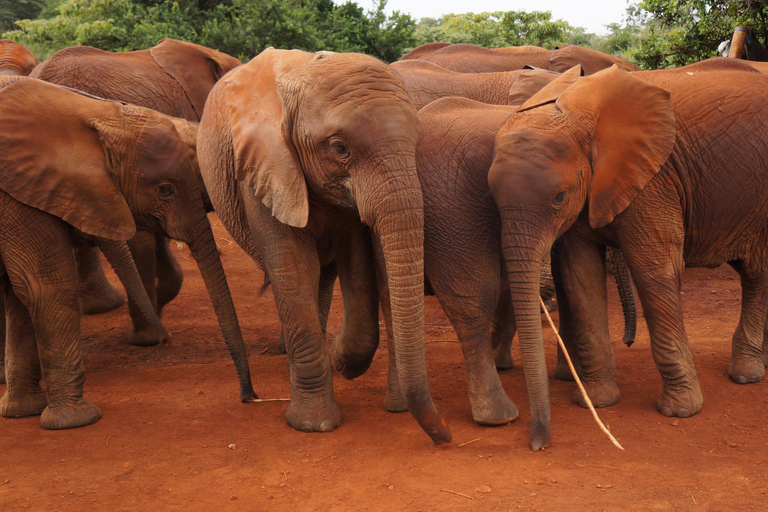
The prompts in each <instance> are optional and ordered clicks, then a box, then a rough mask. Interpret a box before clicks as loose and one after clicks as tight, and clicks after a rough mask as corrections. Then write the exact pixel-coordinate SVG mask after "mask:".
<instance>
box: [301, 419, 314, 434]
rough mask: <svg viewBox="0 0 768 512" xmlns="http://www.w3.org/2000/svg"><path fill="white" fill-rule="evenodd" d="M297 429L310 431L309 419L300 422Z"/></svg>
mask: <svg viewBox="0 0 768 512" xmlns="http://www.w3.org/2000/svg"><path fill="white" fill-rule="evenodd" d="M299 429H300V430H301V431H302V432H312V423H311V422H309V421H304V422H302V423H301V426H300V427H299Z"/></svg>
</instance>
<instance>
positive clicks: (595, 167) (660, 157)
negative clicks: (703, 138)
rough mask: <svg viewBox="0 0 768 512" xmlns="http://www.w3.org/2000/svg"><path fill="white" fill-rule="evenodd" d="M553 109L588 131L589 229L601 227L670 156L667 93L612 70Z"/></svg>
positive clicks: (577, 87) (580, 85)
mask: <svg viewBox="0 0 768 512" xmlns="http://www.w3.org/2000/svg"><path fill="white" fill-rule="evenodd" d="M557 106H558V108H560V110H562V111H563V112H564V113H565V114H566V115H568V116H574V117H576V118H578V119H581V120H582V121H581V122H586V123H588V124H590V125H592V129H593V135H592V147H591V155H590V158H591V164H592V181H591V184H590V189H589V223H590V225H591V226H592V227H593V228H595V229H596V228H599V227H602V226H605V225H606V224H608V223H609V222H611V221H612V220H613V219H614V217H616V215H618V214H619V213H621V212H622V211H624V209H626V208H627V206H629V204H630V203H631V202H632V200H633V199H634V198H635V197H636V196H637V194H638V193H640V191H641V190H642V189H643V188H644V187H645V186H646V185H647V184H648V182H649V181H650V180H651V179H652V178H653V177H654V176H655V175H656V174H657V173H658V172H659V170H661V166H662V165H664V163H665V162H666V161H667V160H668V159H669V156H670V154H672V149H673V147H674V145H675V133H676V126H675V113H674V109H673V106H672V100H671V98H670V93H669V91H667V90H665V89H662V88H661V87H658V86H656V85H653V84H651V83H649V82H647V81H645V80H643V79H641V78H639V77H637V76H635V75H633V74H632V73H628V72H626V71H621V70H620V69H619V68H618V67H617V66H612V67H611V68H609V69H606V70H605V71H600V72H599V73H596V74H594V75H592V76H588V77H584V78H582V79H580V80H579V81H578V82H577V83H575V84H574V85H573V86H572V87H570V88H569V89H568V90H566V91H565V92H564V93H563V95H562V96H560V98H559V99H558V100H557Z"/></svg>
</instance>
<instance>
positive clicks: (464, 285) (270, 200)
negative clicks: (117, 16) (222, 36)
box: [0, 39, 768, 450]
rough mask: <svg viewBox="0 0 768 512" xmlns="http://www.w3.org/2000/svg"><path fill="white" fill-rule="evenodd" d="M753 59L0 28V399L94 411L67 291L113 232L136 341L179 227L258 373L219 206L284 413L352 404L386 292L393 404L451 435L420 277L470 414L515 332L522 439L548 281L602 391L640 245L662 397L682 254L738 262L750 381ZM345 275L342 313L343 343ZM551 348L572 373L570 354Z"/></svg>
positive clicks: (759, 295)
mask: <svg viewBox="0 0 768 512" xmlns="http://www.w3.org/2000/svg"><path fill="white" fill-rule="evenodd" d="M764 71H766V70H765V69H762V68H761V67H759V65H753V64H750V63H747V62H744V61H739V60H732V59H710V60H706V61H702V62H700V63H698V64H694V65H691V66H687V67H683V68H679V69H671V70H659V71H640V70H639V69H638V68H637V67H636V66H634V65H633V64H631V63H629V62H627V61H624V60H623V59H620V58H618V57H614V56H610V55H605V54H602V53H599V52H596V51H594V50H590V49H587V48H581V47H578V46H570V45H567V46H564V47H559V48H556V49H554V50H545V49H543V48H538V47H530V46H528V47H514V48H499V49H493V50H491V49H486V48H482V47H478V46H474V45H463V44H455V45H454V44H447V43H431V44H428V45H424V46H422V47H419V48H416V49H415V50H413V51H411V52H410V53H408V54H407V55H405V56H404V57H403V58H402V60H401V61H399V62H395V63H393V64H391V65H387V64H384V63H383V62H381V61H379V60H377V59H374V58H372V57H369V56H366V55H361V54H353V53H332V52H317V53H307V52H303V51H298V50H276V49H273V48H270V49H267V50H265V51H263V52H262V53H260V54H259V55H257V56H256V57H254V58H253V59H252V60H251V61H250V62H248V63H247V64H243V65H241V63H240V61H239V60H237V59H235V58H233V57H230V56H228V55H226V54H223V53H221V52H218V51H215V50H211V49H208V48H205V47H202V46H199V45H196V44H192V43H187V42H182V41H176V40H172V39H165V40H163V41H161V42H160V43H159V44H158V45H157V46H155V47H153V48H151V49H149V50H142V51H133V52H124V53H112V52H106V51H102V50H98V49H95V48H90V47H72V48H66V49H64V50H61V51H59V52H57V53H56V54H54V55H53V56H52V57H51V58H50V59H48V60H46V61H44V62H42V63H38V61H37V58H36V57H35V56H34V55H33V54H32V53H31V52H29V51H28V50H27V49H26V48H24V47H23V46H21V45H19V44H18V43H15V42H13V41H9V40H2V41H0V205H1V206H0V208H1V210H0V211H2V215H1V216H0V306H2V307H3V309H4V310H5V314H4V315H0V341H4V344H5V366H4V371H3V369H2V367H1V366H0V379H1V378H4V380H5V381H6V389H5V393H4V395H3V396H2V398H0V414H2V416H4V417H23V416H33V415H41V420H40V421H41V425H42V426H43V427H44V428H49V429H61V428H74V427H80V426H85V425H89V424H91V423H94V422H95V421H97V420H98V419H99V418H100V416H101V412H100V410H99V408H98V407H97V406H96V405H94V404H92V403H90V402H88V401H87V400H86V399H85V397H84V395H83V383H84V380H85V370H84V367H83V362H82V356H81V353H80V347H79V344H80V320H79V315H80V314H81V313H86V314H97V313H102V312H105V311H109V310H112V309H115V308H117V307H119V306H120V305H121V304H122V303H123V301H124V300H125V297H124V296H123V294H122V292H120V291H118V290H117V289H115V288H113V287H112V285H111V284H110V283H109V282H108V281H107V280H106V277H105V275H104V270H103V268H102V266H101V256H100V252H102V253H103V254H104V255H105V257H106V258H107V261H109V263H110V265H112V267H113V268H114V270H115V272H116V274H117V275H118V277H119V278H120V280H121V282H122V283H123V285H124V287H125V290H126V294H127V297H128V301H129V310H130V314H131V319H132V322H133V333H132V336H131V342H132V343H133V344H136V345H155V344H158V343H161V342H163V341H166V340H167V339H169V336H170V335H169V334H168V331H167V330H166V329H165V327H164V326H163V325H162V323H161V321H160V319H159V317H160V315H161V312H162V308H163V306H164V305H166V304H167V303H168V302H170V301H171V300H173V299H174V297H176V295H177V294H178V292H179V290H180V288H181V286H182V281H183V274H182V272H181V268H180V266H179V264H178V262H177V261H176V260H175V257H174V255H173V253H172V251H171V250H170V247H169V239H176V240H180V241H183V242H185V243H186V244H187V245H188V246H189V248H190V250H191V253H192V255H193V257H194V258H195V260H196V262H197V264H198V266H199V268H200V272H201V274H202V277H203V280H204V282H205V285H206V288H207V290H208V293H209V295H210V298H211V302H212V304H213V307H214V310H215V312H216V315H217V318H218V321H219V325H220V327H221V331H222V334H223V337H224V340H225V342H226V344H227V346H228V348H229V351H230V354H231V356H232V359H233V361H234V364H235V368H236V371H237V375H238V382H239V386H240V398H241V400H242V401H243V402H249V401H253V400H256V393H255V392H254V390H253V386H252V383H251V377H250V372H249V366H248V359H247V353H246V349H245V344H244V341H243V337H242V334H241V331H240V327H239V323H238V318H237V314H236V312H235V307H234V303H233V300H232V297H231V295H230V291H229V286H228V284H227V278H226V275H225V273H224V270H223V267H222V265H221V261H220V259H219V255H218V249H217V246H216V242H215V239H214V237H213V232H212V230H211V225H210V223H209V220H208V217H207V214H208V213H210V212H212V211H215V213H216V215H217V216H218V218H219V219H220V220H221V222H222V224H223V225H224V226H225V228H226V229H227V231H228V232H229V234H230V235H231V237H232V238H233V239H234V240H235V241H236V242H237V244H238V245H239V246H240V247H241V248H242V249H243V250H244V251H245V252H246V253H247V254H248V255H249V256H250V257H251V258H252V259H253V261H254V262H255V263H256V265H257V266H258V267H259V268H261V269H262V270H263V271H264V273H265V276H266V282H265V284H264V285H262V284H261V283H256V282H254V283H253V288H254V293H258V291H259V289H260V288H262V287H263V286H267V285H268V286H270V287H271V288H272V290H273V293H274V296H275V302H276V305H277V310H278V313H279V316H280V321H281V323H282V329H283V332H282V336H281V338H283V339H284V343H285V350H286V352H287V353H288V360H289V365H290V385H291V399H290V402H289V404H288V408H287V411H286V420H287V421H288V423H289V424H290V425H291V426H292V427H294V428H295V429H298V430H302V431H307V432H311V431H330V430H332V429H334V428H336V427H337V426H338V425H339V424H340V422H341V412H340V410H339V408H338V406H337V405H336V402H335V399H334V393H333V380H332V370H333V368H335V369H336V370H337V371H338V372H339V373H341V374H342V375H343V376H344V377H345V378H348V379H353V378H355V377H358V376H360V375H362V374H363V373H365V372H366V370H367V369H368V367H369V366H370V364H371V361H372V359H373V356H374V354H375V352H376V350H377V348H378V345H379V309H380V308H381V311H382V313H383V317H384V322H385V326H386V333H387V337H388V343H387V348H388V354H389V372H388V383H387V391H386V396H385V398H384V405H385V407H386V409H387V410H389V411H393V412H395V411H406V410H407V411H410V412H411V414H412V415H413V417H414V419H415V420H416V421H417V422H418V424H419V425H420V426H421V427H422V429H423V430H424V431H425V432H426V433H427V434H428V435H429V436H430V437H431V438H432V440H433V441H434V442H435V443H436V444H440V443H445V442H448V441H450V440H451V434H450V430H449V428H448V425H447V424H446V422H445V421H444V419H443V418H442V417H441V415H440V413H439V412H438V411H437V409H436V408H435V405H434V403H433V401H432V396H431V393H430V390H429V384H428V381H427V373H426V361H425V358H426V356H425V348H424V295H425V291H426V292H427V293H434V295H436V296H437V299H438V301H439V302H440V304H441V306H442V307H443V309H444V311H445V313H446V315H447V317H448V319H449V320H450V322H451V324H452V325H453V327H454V329H455V331H456V335H457V337H458V339H459V342H460V345H461V349H462V352H463V355H464V360H465V363H466V370H467V373H468V376H469V378H468V379H467V382H468V393H469V398H470V405H471V409H472V417H473V419H474V420H475V421H476V422H477V423H479V424H481V425H501V424H506V423H509V422H511V421H513V420H515V419H516V418H517V417H518V410H517V407H516V406H515V404H514V403H513V402H512V400H510V398H509V397H508V396H507V394H506V392H505V391H504V389H503V387H502V384H501V381H500V379H499V374H498V370H503V369H508V368H511V367H512V365H513V362H512V358H511V353H510V346H511V343H512V338H513V337H514V336H515V334H516V333H517V334H518V337H519V342H520V351H521V354H522V359H523V360H522V366H523V369H524V373H525V381H526V385H527V388H528V395H529V399H530V406H531V423H530V442H531V447H532V448H533V449H534V450H538V449H540V448H542V447H545V446H548V445H549V443H550V402H549V390H548V376H547V368H546V364H545V360H544V345H543V341H542V332H541V316H540V313H541V311H540V302H539V301H540V297H542V298H548V297H550V296H552V295H553V294H555V293H556V295H557V306H558V308H559V316H560V331H561V334H562V336H563V339H564V341H565V343H566V345H567V346H568V348H569V352H571V354H572V356H573V357H574V359H575V360H576V362H577V367H578V369H579V373H580V376H581V378H582V380H583V382H584V385H585V387H586V389H587V391H588V393H589V395H590V398H591V400H592V402H594V403H595V405H596V406H609V405H612V404H615V403H616V402H617V401H618V400H619V390H618V388H617V386H616V369H615V362H614V355H613V348H612V345H611V341H610V337H609V333H608V314H607V292H606V259H608V260H610V261H611V263H612V268H613V273H614V275H615V278H616V281H617V284H618V285H619V295H620V297H621V300H622V306H623V308H624V312H625V322H626V323H625V339H624V341H625V343H627V344H631V343H632V340H633V338H634V330H635V324H636V314H635V310H634V307H635V306H634V295H633V290H632V285H631V283H630V278H629V275H630V273H631V276H632V281H633V282H634V284H635V287H636V289H637V294H638V296H639V298H640V302H641V304H642V306H643V310H644V314H645V318H646V321H647V324H648V328H649V331H650V336H651V347H652V353H653V357H654V360H655V362H656V364H657V366H658V369H659V372H660V374H661V377H662V381H663V384H664V387H663V391H662V393H661V396H660V398H659V399H658V401H657V407H658V409H659V411H660V412H661V413H662V414H664V415H667V416H678V417H687V416H691V415H693V414H696V413H697V412H698V411H699V410H700V409H701V407H702V404H703V399H702V393H701V390H700V388H699V384H698V380H697V377H696V371H695V367H694V364H693V359H692V357H691V353H690V350H689V348H688V340H687V336H686V333H685V327H684V324H683V316H682V308H681V304H680V286H681V280H682V271H683V268H684V267H685V266H686V265H687V266H704V267H714V266H718V265H721V264H723V263H728V264H730V265H731V266H733V268H734V269H736V270H737V271H738V272H739V274H740V275H741V281H742V290H743V291H742V293H743V298H742V312H741V320H740V322H739V326H738V328H737V330H736V332H735V334H734V337H733V342H732V343H733V352H732V359H731V363H730V368H729V375H730V377H731V379H732V380H734V381H735V382H737V383H741V384H746V383H752V382H757V381H759V380H761V379H762V377H763V375H764V373H765V366H766V364H768V350H766V348H765V346H764V345H766V344H768V342H766V341H764V340H765V339H766V334H764V329H765V328H766V327H767V326H766V316H767V315H768V251H767V250H766V247H768V180H765V179H763V174H764V173H765V172H766V170H768V169H766V162H768V145H767V144H766V135H768V116H766V114H768V99H766V97H765V94H764V91H765V90H766V89H768V77H766V76H765V74H764ZM25 75H28V76H25ZM550 264H551V267H550ZM550 268H551V270H550ZM337 278H338V280H339V283H340V288H341V293H342V297H343V307H344V322H343V325H342V327H341V330H340V331H339V332H338V333H336V334H335V335H334V336H333V337H332V339H331V341H330V345H329V344H328V342H327V341H326V322H327V319H328V313H329V309H330V305H331V297H332V294H333V288H334V285H335V283H336V280H337ZM0 353H2V350H0ZM0 361H2V358H0ZM556 375H557V376H558V377H559V378H564V379H568V378H570V376H569V374H568V372H567V369H566V366H565V364H564V362H563V361H562V360H561V359H560V358H559V359H558V366H557V369H556ZM43 379H44V381H45V390H43V388H42V387H41V383H40V382H41V380H43ZM574 400H575V401H576V402H577V403H579V404H580V405H584V404H583V403H582V402H581V398H580V397H577V396H575V397H574Z"/></svg>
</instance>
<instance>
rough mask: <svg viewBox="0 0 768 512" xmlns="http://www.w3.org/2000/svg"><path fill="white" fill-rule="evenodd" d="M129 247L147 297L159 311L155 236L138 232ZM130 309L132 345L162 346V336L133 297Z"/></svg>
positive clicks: (129, 303)
mask: <svg viewBox="0 0 768 512" xmlns="http://www.w3.org/2000/svg"><path fill="white" fill-rule="evenodd" d="M128 247H129V248H130V249H131V254H132V255H133V260H134V262H135V263H136V269H137V270H138V271H139V276H141V282H142V283H143V284H144V289H145V290H146V291H147V296H149V300H151V301H152V304H153V305H154V306H155V309H157V286H156V282H155V281H156V278H157V271H156V268H155V235H154V234H153V233H149V232H147V231H137V232H136V235H135V236H134V237H133V238H132V239H130V240H129V241H128ZM128 309H129V311H130V314H131V321H132V322H133V333H131V345H137V346H140V347H151V346H153V345H158V344H160V343H161V342H162V341H163V337H162V334H161V333H160V332H158V330H157V329H156V328H155V326H154V325H153V324H151V323H150V321H149V320H148V319H146V318H145V317H144V315H143V314H142V313H141V311H140V310H139V307H138V306H137V305H136V303H135V302H134V301H133V300H132V299H131V297H128Z"/></svg>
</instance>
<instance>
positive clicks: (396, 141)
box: [198, 49, 450, 443]
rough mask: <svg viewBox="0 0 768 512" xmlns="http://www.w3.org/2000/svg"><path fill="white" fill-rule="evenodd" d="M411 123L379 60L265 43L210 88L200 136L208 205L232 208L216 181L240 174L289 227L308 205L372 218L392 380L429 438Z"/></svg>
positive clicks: (433, 431) (436, 428) (438, 431)
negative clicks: (226, 164)
mask: <svg viewBox="0 0 768 512" xmlns="http://www.w3.org/2000/svg"><path fill="white" fill-rule="evenodd" d="M217 124H219V125H220V126H222V128H219V129H218V131H216V128H215V127H216V125H217ZM419 131H420V123H419V118H418V115H417V112H416V109H415V108H414V106H413V104H412V103H411V101H410V100H409V98H408V94H407V93H406V91H405V89H404V87H403V84H402V82H401V81H400V79H399V77H398V75H397V73H396V72H395V71H394V70H392V69H391V68H390V67H388V66H387V65H385V64H384V63H382V62H380V61H378V60H376V59H373V58H371V57H367V56H364V55H360V54H341V53H338V54H337V53H331V52H319V53H314V54H313V53H306V52H302V51H298V50H291V51H287V50H275V49H268V50H265V51H264V52H262V53H261V54H259V55H258V56H257V57H255V58H254V59H253V60H251V61H250V62H249V63H248V64H246V65H243V66H241V67H240V68H238V69H236V70H235V71H233V72H231V73H230V74H228V75H227V76H226V77H225V78H224V79H222V80H221V81H220V82H219V83H218V84H217V85H216V86H215V87H214V89H213V91H211V95H210V97H209V108H207V109H206V114H205V116H204V118H203V120H202V122H201V126H200V134H199V136H198V143H199V151H200V165H201V170H202V173H203V178H204V179H205V183H206V187H207V188H208V191H209V194H210V195H211V199H212V201H213V204H214V207H216V210H217V211H219V210H220V209H221V208H227V207H228V208H230V209H231V208H232V206H231V205H232V204H233V202H232V201H233V199H232V198H231V197H228V196H227V194H226V193H225V192H224V191H225V188H226V186H227V184H229V183H234V182H239V183H240V184H241V185H240V186H241V189H242V188H243V186H245V187H246V189H247V191H248V192H247V193H249V194H254V195H255V197H256V198H257V199H258V200H260V201H261V202H262V203H263V204H264V205H265V206H266V207H267V208H269V209H270V210H271V212H272V215H273V216H274V217H275V218H276V219H278V220H279V221H280V222H282V223H283V224H286V225H288V226H293V227H296V228H304V227H306V226H307V225H308V224H311V222H310V217H311V216H312V212H311V211H310V210H311V208H316V207H323V206H322V205H326V206H325V207H327V206H333V207H336V208H342V209H348V210H352V211H355V210H356V211H357V212H358V213H359V215H360V218H361V219H362V221H363V222H364V223H365V224H367V225H368V226H370V227H371V229H372V231H373V233H374V235H375V236H377V237H378V239H379V240H380V241H381V246H382V249H383V254H384V260H385V265H386V273H387V275H388V279H389V289H390V297H391V304H392V318H393V330H394V342H395V345H396V354H397V365H398V377H399V379H400V385H401V388H402V391H403V394H404V397H405V399H406V401H407V402H408V407H409V409H410V411H411V413H412V414H413V415H414V417H415V418H416V420H417V421H418V422H419V424H420V425H421V426H422V428H424V430H425V431H426V432H427V433H428V434H429V435H430V436H431V437H432V439H433V440H434V441H435V442H436V443H439V442H446V441H448V440H450V432H449V431H448V428H447V426H446V425H445V422H444V421H443V420H442V418H441V417H440V415H439V414H438V412H437V410H436V408H435V406H434V404H433V402H432V397H431V394H430V391H429V386H428V383H427V375H426V367H425V354H424V260H423V243H424V233H423V226H424V215H423V202H422V195H421V187H420V183H419V178H418V175H417V173H416V144H417V142H418V137H419ZM220 133H224V134H226V135H225V136H228V134H229V133H231V139H230V140H231V149H228V150H227V152H230V154H231V155H232V157H231V158H232V163H231V164H230V168H228V169H226V170H225V172H224V173H220V172H218V171H217V169H218V168H219V167H220V163H218V162H221V161H222V158H223V157H222V156H221V155H220V154H219V153H218V152H217V146H218V143H214V142H213V141H217V140H220V137H221V135H220ZM225 140H226V139H225ZM203 141H207V142H205V144H204V142H203ZM209 152H210V153H209ZM219 185H220V186H219ZM235 201H236V200H235ZM310 205H312V207H310ZM318 205H319V206H318Z"/></svg>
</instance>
